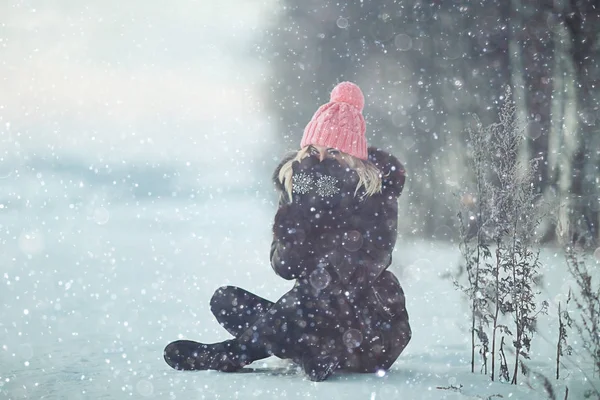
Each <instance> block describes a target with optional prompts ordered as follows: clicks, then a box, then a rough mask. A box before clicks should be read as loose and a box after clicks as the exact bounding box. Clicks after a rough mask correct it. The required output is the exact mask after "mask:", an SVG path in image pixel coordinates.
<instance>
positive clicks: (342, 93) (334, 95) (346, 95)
mask: <svg viewBox="0 0 600 400" xmlns="http://www.w3.org/2000/svg"><path fill="white" fill-rule="evenodd" d="M330 101H332V102H336V103H346V104H350V105H352V106H354V107H356V108H358V110H359V111H360V112H362V110H363V108H364V107H365V97H364V96H363V93H362V91H361V90H360V88H359V87H358V86H356V85H355V84H354V83H352V82H342V83H340V84H338V85H337V86H336V87H335V88H333V90H332V91H331V100H330Z"/></svg>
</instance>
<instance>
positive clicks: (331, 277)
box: [271, 148, 411, 372]
mask: <svg viewBox="0 0 600 400" xmlns="http://www.w3.org/2000/svg"><path fill="white" fill-rule="evenodd" d="M368 154H369V161H371V162H372V163H374V164H375V165H376V166H377V167H378V168H379V170H380V171H381V174H382V177H383V178H382V191H381V192H380V193H377V194H375V195H372V196H366V197H364V198H361V196H360V195H361V194H364V193H363V192H359V193H358V196H354V189H355V188H356V183H357V179H358V178H357V175H356V173H355V172H353V171H349V170H347V169H345V168H340V166H339V164H338V163H337V161H335V160H325V161H323V162H321V163H318V162H315V161H314V160H313V161H310V160H308V161H306V162H304V161H303V162H302V163H301V164H296V165H295V170H294V177H296V178H297V177H299V176H300V175H301V174H304V176H303V177H304V178H307V177H308V178H307V179H306V180H305V183H306V182H311V183H310V184H309V185H308V186H304V187H302V186H295V187H294V196H293V197H294V199H292V200H293V201H292V202H291V203H290V202H289V200H288V198H287V194H286V193H285V190H284V187H283V185H282V184H281V183H280V182H279V180H278V179H277V176H278V174H279V170H280V168H281V167H282V166H283V164H284V163H285V162H287V161H288V160H290V159H291V157H293V155H290V156H289V157H287V158H285V159H284V160H283V161H282V162H281V164H280V165H279V166H278V167H277V169H276V171H275V174H274V181H275V184H276V186H277V188H278V190H279V191H280V194H281V201H280V204H279V209H278V211H277V214H276V217H275V221H274V224H273V242H272V245H271V265H272V267H273V269H274V270H275V272H276V273H277V274H278V275H279V276H281V277H282V278H284V279H288V280H296V285H295V287H294V290H295V292H294V290H293V291H292V292H291V293H292V294H290V295H289V296H290V298H288V299H287V302H293V303H294V304H296V305H297V307H296V308H297V312H298V315H300V316H302V315H304V314H307V313H308V314H307V315H310V316H311V321H312V323H311V324H310V325H309V326H306V320H305V319H304V318H298V320H299V321H300V322H299V324H300V325H304V327H302V326H300V327H299V328H298V329H300V328H303V330H301V329H300V331H301V332H303V333H302V334H300V337H303V338H306V341H307V342H309V343H311V346H308V347H307V348H315V349H319V350H318V351H331V352H338V353H339V354H343V357H344V360H345V361H344V363H343V366H344V367H345V368H346V369H350V370H357V371H365V372H367V371H374V370H377V369H387V368H389V367H390V366H391V364H393V362H394V361H395V360H396V358H397V357H398V355H399V354H400V352H402V350H403V349H404V347H405V346H406V344H407V343H408V341H409V340H410V336H411V331H410V326H409V323H408V313H407V311H406V308H405V299H404V293H403V291H402V288H401V286H400V284H399V282H398V280H397V279H396V277H395V276H394V275H393V274H392V273H391V272H390V271H387V268H388V267H389V266H390V264H391V262H392V250H393V249H394V245H395V242H396V235H397V219H398V203H397V199H398V197H399V196H400V194H401V192H402V189H403V186H404V180H405V172H404V168H403V166H402V164H401V163H400V162H399V161H398V160H397V159H396V158H395V157H394V156H392V155H391V154H388V153H386V152H384V151H382V150H378V149H375V148H369V152H368ZM323 176H325V178H326V179H325V178H323ZM329 177H333V178H334V179H331V178H329ZM300 181H301V179H298V183H300ZM318 181H320V182H321V183H323V184H322V185H319V184H317V182H318ZM331 182H335V183H336V184H337V186H336V187H333V188H332V186H331V185H329V186H328V185H324V183H328V184H331ZM315 187H317V191H318V190H321V192H320V193H321V194H324V196H320V197H319V196H318V195H314V193H313V189H315ZM319 188H320V189H319ZM323 188H325V189H323ZM323 190H324V191H323ZM294 293H295V294H294ZM311 326H312V327H313V328H314V329H311ZM319 340H320V342H319ZM311 341H312V342H311ZM324 342H326V343H327V346H325V345H323V343H324ZM317 343H321V347H319V346H318V345H316V344H317Z"/></svg>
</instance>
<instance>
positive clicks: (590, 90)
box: [564, 0, 600, 246]
mask: <svg viewBox="0 0 600 400" xmlns="http://www.w3.org/2000/svg"><path fill="white" fill-rule="evenodd" d="M564 15H565V19H564V21H565V25H566V29H567V32H568V35H569V39H570V49H569V50H570V55H571V57H570V60H571V61H572V68H573V72H574V77H575V80H574V94H575V99H574V101H575V104H576V106H575V107H572V108H571V109H570V110H571V113H575V115H571V116H570V120H571V121H572V125H571V126H569V127H568V128H569V129H570V130H572V132H568V131H567V132H565V135H569V136H570V138H571V141H570V144H571V149H570V150H571V151H570V153H571V157H572V158H571V165H570V171H569V172H570V179H569V180H570V182H569V184H568V190H569V192H568V194H569V216H568V219H569V220H568V225H567V226H569V227H570V230H569V232H570V233H573V232H576V233H577V235H578V237H577V238H575V239H577V240H579V241H580V243H581V244H583V245H587V246H590V245H594V246H596V245H597V241H598V239H599V237H598V233H599V230H598V224H599V223H600V219H599V195H600V191H599V185H600V181H599V176H600V174H599V172H600V171H599V168H600V154H599V152H600V118H599V113H600V64H599V63H600V40H599V31H600V1H598V0H595V1H590V0H569V2H568V4H567V5H566V8H565V14H564ZM572 239H573V238H572Z"/></svg>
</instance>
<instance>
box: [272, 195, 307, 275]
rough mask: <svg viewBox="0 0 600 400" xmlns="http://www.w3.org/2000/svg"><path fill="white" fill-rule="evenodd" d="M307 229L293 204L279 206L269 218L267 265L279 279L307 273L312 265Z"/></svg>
mask: <svg viewBox="0 0 600 400" xmlns="http://www.w3.org/2000/svg"><path fill="white" fill-rule="evenodd" d="M308 229H309V227H308V226H306V223H305V222H304V221H303V218H302V215H301V213H300V210H299V209H298V208H297V206H296V205H295V204H282V205H281V206H280V207H279V209H278V210H277V214H276V215H275V221H274V222H273V241H272V242H271V252H270V259H271V267H272V268H273V270H274V271H275V273H276V274H277V275H279V276H281V277H282V278H283V279H287V280H292V279H298V278H301V277H304V276H307V275H308V274H309V273H310V272H312V270H313V269H314V268H315V267H316V263H315V262H314V258H315V257H314V255H313V253H314V252H312V251H311V250H310V249H311V243H310V241H309V239H308V238H307V235H308Z"/></svg>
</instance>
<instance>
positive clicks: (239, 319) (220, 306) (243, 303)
mask: <svg viewBox="0 0 600 400" xmlns="http://www.w3.org/2000/svg"><path fill="white" fill-rule="evenodd" d="M273 304H275V303H273V302H271V301H269V300H266V299H263V298H262V297H259V296H257V295H255V294H254V293H250V292H248V291H247V290H244V289H241V288H238V287H235V286H223V287H220V288H219V289H217V290H216V291H215V293H214V294H213V296H212V298H211V299H210V310H211V311H212V313H213V315H214V316H215V317H216V318H217V321H218V322H219V324H221V326H222V327H223V328H225V329H226V330H227V332H229V333H230V334H232V335H233V336H235V337H238V336H239V335H241V334H242V332H244V331H246V330H247V329H248V328H249V327H250V326H251V325H252V324H253V323H254V322H256V320H258V319H259V318H260V317H261V316H263V315H264V314H265V313H266V312H267V311H268V310H269V309H270V308H271V307H273Z"/></svg>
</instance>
